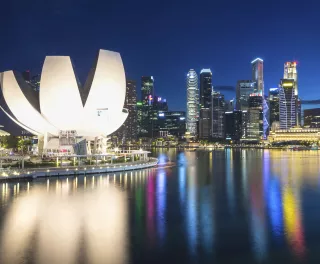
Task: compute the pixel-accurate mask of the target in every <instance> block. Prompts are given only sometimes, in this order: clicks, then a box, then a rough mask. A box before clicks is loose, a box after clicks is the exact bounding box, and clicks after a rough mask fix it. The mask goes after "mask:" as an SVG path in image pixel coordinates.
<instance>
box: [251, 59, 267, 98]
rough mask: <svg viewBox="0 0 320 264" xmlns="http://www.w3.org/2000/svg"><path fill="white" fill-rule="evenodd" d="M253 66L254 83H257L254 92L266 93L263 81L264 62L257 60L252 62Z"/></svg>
mask: <svg viewBox="0 0 320 264" xmlns="http://www.w3.org/2000/svg"><path fill="white" fill-rule="evenodd" d="M251 65H252V81H253V82H254V83H255V84H254V85H255V87H254V92H255V93H261V95H262V96H263V93H264V81H263V60H262V59H260V58H256V59H255V60H253V61H252V62H251Z"/></svg>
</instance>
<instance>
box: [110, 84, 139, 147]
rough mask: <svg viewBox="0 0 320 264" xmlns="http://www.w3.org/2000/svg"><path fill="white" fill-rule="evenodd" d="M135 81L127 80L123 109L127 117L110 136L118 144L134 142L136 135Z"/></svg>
mask: <svg viewBox="0 0 320 264" xmlns="http://www.w3.org/2000/svg"><path fill="white" fill-rule="evenodd" d="M136 87H137V85H136V81H133V80H127V82H126V97H125V101H124V108H126V109H128V112H129V114H128V117H127V119H126V121H125V122H124V123H123V125H122V126H121V127H120V128H119V129H118V130H117V131H116V132H114V134H113V135H112V137H117V142H118V143H126V142H127V141H130V142H131V141H134V140H136V139H137V135H138V115H137V89H136Z"/></svg>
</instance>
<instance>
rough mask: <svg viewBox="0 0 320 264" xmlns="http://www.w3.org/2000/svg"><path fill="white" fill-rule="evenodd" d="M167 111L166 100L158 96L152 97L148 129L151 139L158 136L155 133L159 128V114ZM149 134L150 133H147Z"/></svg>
mask: <svg viewBox="0 0 320 264" xmlns="http://www.w3.org/2000/svg"><path fill="white" fill-rule="evenodd" d="M167 111H168V104H167V100H166V99H163V98H162V97H160V96H156V95H155V96H154V98H153V101H152V108H151V109H150V117H149V121H150V122H151V123H150V129H151V130H152V131H151V137H156V136H157V135H158V133H157V131H158V128H159V113H162V112H167ZM149 134H150V133H149Z"/></svg>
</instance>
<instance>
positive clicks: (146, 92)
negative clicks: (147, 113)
mask: <svg viewBox="0 0 320 264" xmlns="http://www.w3.org/2000/svg"><path fill="white" fill-rule="evenodd" d="M153 93H154V79H153V76H142V77H141V101H142V102H144V103H145V104H149V103H150V99H151V98H152V97H153ZM150 96H151V97H150Z"/></svg>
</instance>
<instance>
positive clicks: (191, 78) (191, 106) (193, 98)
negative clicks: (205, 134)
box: [187, 69, 199, 136]
mask: <svg viewBox="0 0 320 264" xmlns="http://www.w3.org/2000/svg"><path fill="white" fill-rule="evenodd" d="M198 121H199V89H198V75H197V73H196V72H195V71H194V70H192V69H191V70H190V71H189V72H188V75H187V131H188V132H190V134H191V135H192V136H197V123H198Z"/></svg>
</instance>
